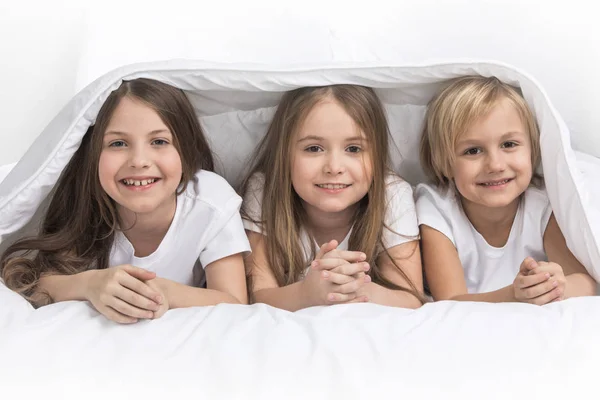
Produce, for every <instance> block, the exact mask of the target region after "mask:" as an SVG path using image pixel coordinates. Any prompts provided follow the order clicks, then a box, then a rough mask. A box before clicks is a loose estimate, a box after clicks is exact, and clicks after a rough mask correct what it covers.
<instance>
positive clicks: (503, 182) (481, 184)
mask: <svg viewBox="0 0 600 400" xmlns="http://www.w3.org/2000/svg"><path fill="white" fill-rule="evenodd" d="M512 180H513V178H509V179H504V180H501V181H492V182H483V183H478V185H480V186H502V185H505V184H507V183H508V182H510V181H512Z"/></svg>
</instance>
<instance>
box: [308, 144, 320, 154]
mask: <svg viewBox="0 0 600 400" xmlns="http://www.w3.org/2000/svg"><path fill="white" fill-rule="evenodd" d="M304 151H307V152H309V153H318V152H319V151H322V149H321V148H320V147H319V146H308V147H307V148H306V149H304Z"/></svg>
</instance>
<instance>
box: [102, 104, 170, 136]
mask: <svg viewBox="0 0 600 400" xmlns="http://www.w3.org/2000/svg"><path fill="white" fill-rule="evenodd" d="M159 129H162V130H168V128H167V126H166V125H165V123H164V122H163V120H162V119H161V118H160V116H159V115H158V113H157V112H156V111H155V110H154V109H153V108H152V107H150V106H149V105H147V104H146V103H144V102H143V101H141V100H137V99H133V98H131V97H128V96H125V97H123V98H122V99H121V100H120V101H119V104H118V105H117V107H116V108H115V110H114V112H113V114H112V116H111V117H110V121H109V123H108V126H107V129H106V131H107V132H108V131H111V130H114V131H120V132H128V133H135V132H143V133H145V132H151V131H155V130H159Z"/></svg>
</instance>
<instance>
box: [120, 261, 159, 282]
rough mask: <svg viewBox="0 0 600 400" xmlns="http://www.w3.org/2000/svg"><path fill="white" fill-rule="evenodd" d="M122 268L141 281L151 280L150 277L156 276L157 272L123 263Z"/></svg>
mask: <svg viewBox="0 0 600 400" xmlns="http://www.w3.org/2000/svg"><path fill="white" fill-rule="evenodd" d="M122 269H123V270H124V271H126V272H127V273H128V274H129V275H131V276H133V277H134V278H136V279H139V280H141V281H149V280H150V279H154V278H156V272H152V271H148V270H147V269H143V268H140V267H134V266H133V265H128V264H126V265H123V266H122Z"/></svg>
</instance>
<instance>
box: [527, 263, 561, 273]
mask: <svg viewBox="0 0 600 400" xmlns="http://www.w3.org/2000/svg"><path fill="white" fill-rule="evenodd" d="M556 265H557V264H550V263H543V264H542V263H540V265H539V266H538V267H536V268H534V269H532V270H531V271H530V272H529V274H543V273H549V274H550V276H554V275H556V274H557V273H559V271H558V268H556Z"/></svg>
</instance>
